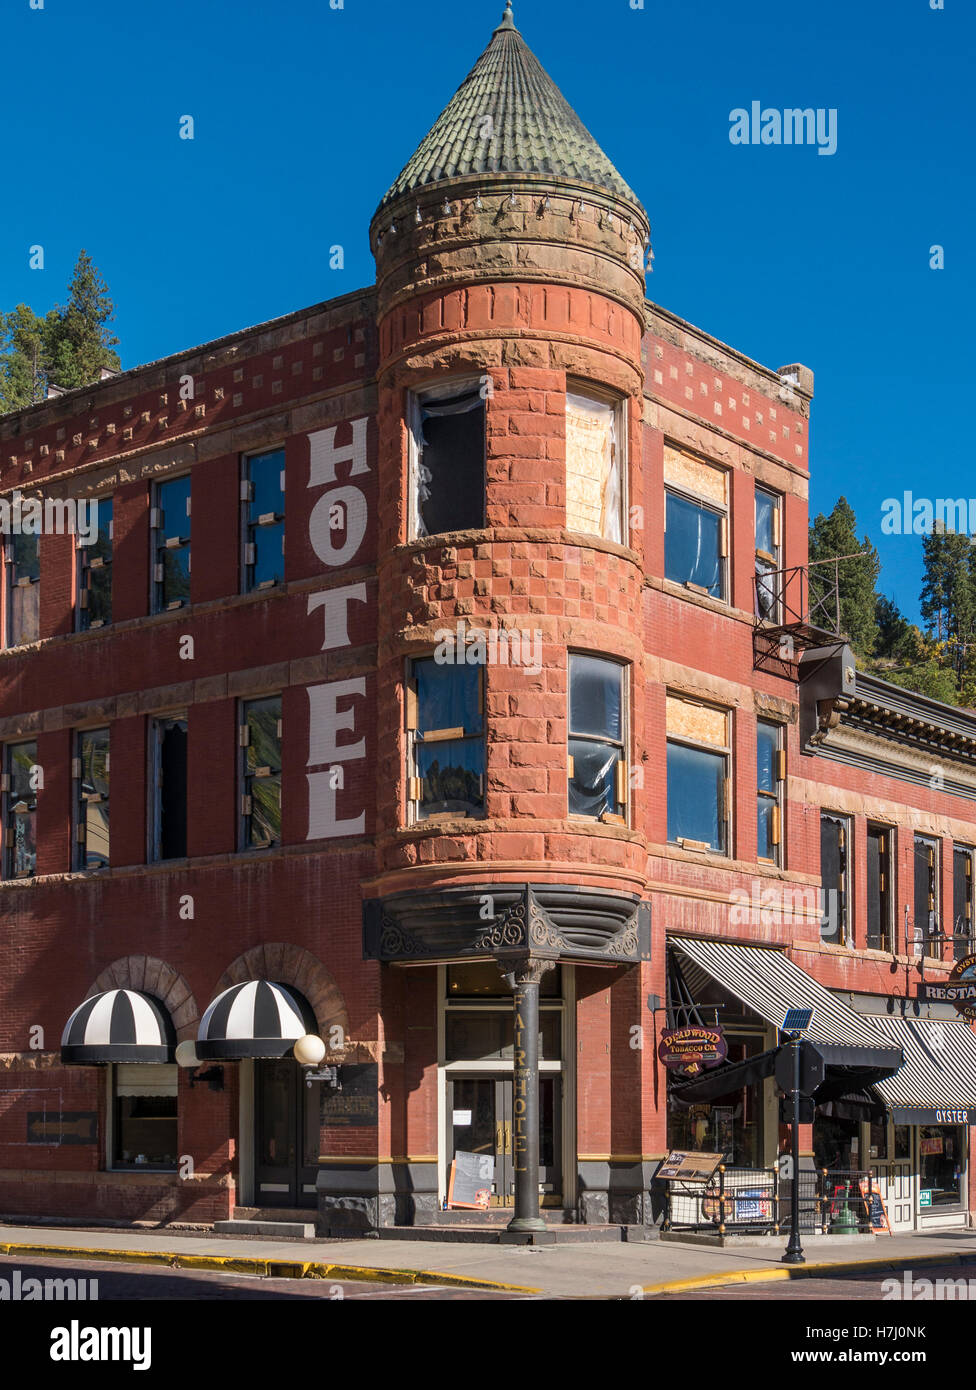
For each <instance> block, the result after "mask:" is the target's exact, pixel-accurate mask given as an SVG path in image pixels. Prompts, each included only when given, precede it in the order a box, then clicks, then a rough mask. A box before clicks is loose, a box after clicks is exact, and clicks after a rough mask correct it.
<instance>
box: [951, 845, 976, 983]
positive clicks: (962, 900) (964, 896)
mask: <svg viewBox="0 0 976 1390" xmlns="http://www.w3.org/2000/svg"><path fill="white" fill-rule="evenodd" d="M952 919H953V927H952V932H953V938H954V939H953V957H954V959H955V960H962V958H963V956H967V955H969V953H970V950H971V949H972V938H973V851H972V850H971V849H969V848H967V847H966V846H964V845H956V846H955V847H954V849H953V851H952Z"/></svg>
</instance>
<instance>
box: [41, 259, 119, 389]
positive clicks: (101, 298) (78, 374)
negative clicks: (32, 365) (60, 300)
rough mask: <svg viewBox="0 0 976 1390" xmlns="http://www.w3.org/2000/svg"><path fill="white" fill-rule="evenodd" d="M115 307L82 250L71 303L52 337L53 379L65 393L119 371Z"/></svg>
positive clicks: (56, 321)
mask: <svg viewBox="0 0 976 1390" xmlns="http://www.w3.org/2000/svg"><path fill="white" fill-rule="evenodd" d="M114 319H115V305H114V303H113V302H112V297H111V295H110V294H109V292H108V286H107V285H106V283H105V280H104V279H103V277H102V275H101V273H100V271H99V270H98V267H97V266H96V265H95V264H94V262H93V261H92V259H91V257H90V256H89V254H88V252H87V251H85V250H82V251H81V253H80V255H79V256H78V260H77V262H76V263H75V268H74V273H73V275H72V277H71V283H70V285H69V287H68V302H67V304H65V305H63V306H59V307H58V309H57V312H56V316H55V318H54V320H53V321H52V323H51V327H50V330H49V333H48V352H49V356H50V364H51V379H52V380H53V381H54V382H55V383H56V384H57V385H58V386H61V387H63V388H64V389H65V390H67V391H70V390H72V389H73V388H74V387H76V386H87V385H89V383H91V382H93V381H97V380H98V379H99V375H100V373H101V370H102V368H103V367H108V368H110V369H112V370H113V371H118V370H119V366H120V363H119V355H118V353H117V352H115V351H113V349H114V346H115V344H116V343H117V342H118V341H119V340H118V338H116V337H115V335H114V334H113V333H112V332H111V330H110V329H109V324H110V323H112V322H113V321H114Z"/></svg>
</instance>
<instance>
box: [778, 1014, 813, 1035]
mask: <svg viewBox="0 0 976 1390" xmlns="http://www.w3.org/2000/svg"><path fill="white" fill-rule="evenodd" d="M811 1018H813V1010H812V1009H787V1011H786V1017H785V1018H784V1019H783V1032H784V1033H803V1032H804V1031H805V1030H806V1029H807V1028H809V1027H810V1020H811Z"/></svg>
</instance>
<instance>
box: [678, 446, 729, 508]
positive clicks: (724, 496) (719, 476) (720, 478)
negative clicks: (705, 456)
mask: <svg viewBox="0 0 976 1390" xmlns="http://www.w3.org/2000/svg"><path fill="white" fill-rule="evenodd" d="M664 481H665V483H670V484H672V485H673V486H674V487H676V488H680V489H681V491H682V492H690V493H693V494H694V495H695V496H696V497H702V498H704V499H705V500H706V501H708V502H712V503H714V505H715V506H717V507H725V506H726V505H727V503H728V484H727V474H726V472H725V470H724V468H715V467H713V465H712V464H710V463H702V462H701V460H700V459H695V458H692V457H691V456H690V455H689V454H682V453H680V452H679V451H678V450H677V449H672V448H671V447H670V445H668V444H665V446H664Z"/></svg>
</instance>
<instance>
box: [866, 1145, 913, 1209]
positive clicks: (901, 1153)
mask: <svg viewBox="0 0 976 1390" xmlns="http://www.w3.org/2000/svg"><path fill="white" fill-rule="evenodd" d="M868 1139H869V1142H868V1166H869V1167H870V1168H872V1169H874V1171H875V1172H876V1173H877V1175H878V1188H879V1190H880V1192H881V1200H882V1201H883V1202H884V1204H885V1210H886V1211H887V1213H888V1222H889V1224H890V1226H891V1229H892V1231H913V1230H914V1229H915V1185H916V1184H915V1156H914V1154H913V1152H912V1150H913V1148H914V1139H915V1131H914V1129H912V1128H911V1126H909V1125H893V1124H892V1123H891V1121H890V1119H887V1120H886V1121H885V1123H884V1124H880V1125H871V1126H870V1129H869V1134H868Z"/></svg>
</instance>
